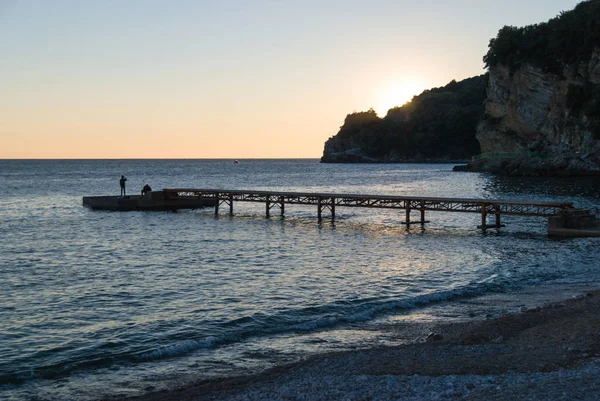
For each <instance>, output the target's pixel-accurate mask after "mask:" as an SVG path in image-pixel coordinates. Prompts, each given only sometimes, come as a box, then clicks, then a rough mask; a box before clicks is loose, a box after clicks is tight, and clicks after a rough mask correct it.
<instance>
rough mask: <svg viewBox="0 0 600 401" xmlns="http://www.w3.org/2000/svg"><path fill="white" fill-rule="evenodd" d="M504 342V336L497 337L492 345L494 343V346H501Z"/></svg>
mask: <svg viewBox="0 0 600 401" xmlns="http://www.w3.org/2000/svg"><path fill="white" fill-rule="evenodd" d="M503 341H504V336H499V337H496V338H494V339H493V340H492V343H493V344H500V343H501V342H503Z"/></svg>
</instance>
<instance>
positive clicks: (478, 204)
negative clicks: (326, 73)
mask: <svg viewBox="0 0 600 401" xmlns="http://www.w3.org/2000/svg"><path fill="white" fill-rule="evenodd" d="M163 192H164V194H165V197H166V198H174V197H194V198H204V199H211V200H213V201H216V202H215V213H216V214H218V213H219V208H220V207H221V206H223V205H225V206H228V207H229V213H230V214H233V204H234V202H257V203H264V204H265V213H266V215H267V217H269V216H270V213H271V209H272V208H274V207H277V208H279V209H280V214H281V215H282V216H283V215H284V212H285V205H286V204H290V205H314V206H317V217H318V218H319V220H320V219H321V218H322V215H323V212H324V211H327V210H328V211H329V212H330V216H331V219H332V220H334V219H335V213H336V208H337V207H363V208H379V209H400V210H404V211H405V216H406V217H405V219H406V221H404V222H403V223H404V224H424V223H426V221H425V212H426V211H436V212H462V213H479V214H481V226H480V228H482V229H484V230H485V229H486V228H488V227H501V224H500V216H501V215H512V216H539V217H550V216H555V215H557V214H558V213H559V212H560V211H561V210H565V209H573V208H574V206H573V203H571V202H528V201H510V200H492V199H470V198H437V197H415V196H397V195H362V194H339V193H305V192H281V191H252V190H225V189H191V188H175V189H163ZM412 211H415V212H416V211H418V212H419V213H420V220H418V221H414V222H411V219H410V217H411V212H412ZM488 215H493V216H495V224H492V225H489V224H487V217H488Z"/></svg>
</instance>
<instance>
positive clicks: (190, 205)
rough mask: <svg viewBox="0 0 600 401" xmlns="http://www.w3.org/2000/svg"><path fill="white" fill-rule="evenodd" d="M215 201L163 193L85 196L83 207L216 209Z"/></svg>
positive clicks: (122, 209) (107, 208)
mask: <svg viewBox="0 0 600 401" xmlns="http://www.w3.org/2000/svg"><path fill="white" fill-rule="evenodd" d="M215 204H216V201H215V200H214V199H201V198H197V197H190V196H175V197H173V196H170V197H165V193H164V192H163V191H152V192H148V193H147V194H145V195H129V196H84V197H83V205H84V206H87V207H90V208H92V209H101V210H117V211H129V210H179V209H199V208H203V207H214V206H215Z"/></svg>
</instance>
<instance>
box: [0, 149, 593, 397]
mask: <svg viewBox="0 0 600 401" xmlns="http://www.w3.org/2000/svg"><path fill="white" fill-rule="evenodd" d="M452 167H453V165H452V164H322V163H319V161H318V160H316V159H287V160H273V159H269V160H257V159H251V160H245V159H241V160H239V163H234V161H233V160H205V159H198V160H190V159H185V160H154V159H152V160H0V399H2V400H84V401H85V400H97V399H103V398H104V399H106V398H108V399H110V398H118V397H127V396H139V395H143V394H146V393H149V392H155V391H166V390H169V389H173V388H175V387H179V386H185V385H188V384H190V383H195V382H198V381H203V380H210V379H219V378H223V377H229V376H237V375H247V374H253V373H257V372H261V371H263V370H264V369H268V368H271V367H276V366H279V365H282V364H287V363H292V362H297V361H302V360H303V359H305V358H308V357H310V356H312V355H318V354H322V353H327V352H336V351H344V350H360V349H363V348H369V347H378V346H393V345H397V344H402V343H406V342H411V341H421V340H422V337H419V336H416V334H415V331H414V330H412V329H411V327H413V326H411V324H414V325H419V324H420V325H423V324H425V326H426V327H427V325H433V324H437V323H439V322H451V321H455V320H457V319H458V320H460V319H477V318H480V319H485V318H489V317H490V316H492V315H494V314H498V313H504V312H505V311H506V308H507V307H508V306H506V307H501V308H499V309H498V308H496V309H493V308H488V309H486V307H485V305H484V304H481V303H477V302H475V301H474V300H476V299H478V297H486V296H488V297H489V296H494V295H495V294H499V295H503V296H504V299H509V300H510V299H513V298H515V299H516V297H512V296H511V294H514V293H516V292H518V291H521V292H523V291H525V292H527V291H529V292H531V291H535V289H538V288H546V289H549V291H550V292H556V291H559V290H560V291H563V290H564V288H578V286H589V287H595V286H597V285H598V284H599V281H600V263H599V261H598V251H599V250H600V238H568V239H556V238H551V237H548V236H547V235H546V219H545V218H539V217H504V216H503V223H504V224H505V225H506V226H505V227H503V228H501V229H489V230H487V231H486V232H482V231H481V230H479V229H477V225H479V224H480V223H481V221H480V215H478V214H470V213H443V212H431V213H428V214H427V216H426V218H427V220H428V221H429V222H428V223H427V224H425V225H423V226H421V225H413V226H410V227H406V226H405V225H402V224H401V222H402V221H403V220H404V211H401V210H384V209H362V208H344V207H338V208H337V210H336V219H335V221H333V222H332V221H331V220H330V219H329V218H328V214H327V213H326V212H325V213H324V218H323V220H322V221H318V220H317V210H316V207H314V206H298V205H286V209H285V216H280V215H279V213H277V211H276V210H275V209H273V210H272V213H271V217H270V218H267V217H266V216H265V209H264V207H265V206H264V204H259V203H257V204H254V203H241V202H239V203H234V214H233V215H232V216H230V215H229V213H228V210H226V209H227V208H222V209H221V212H220V214H219V215H215V212H214V208H208V209H199V210H186V211H178V212H168V211H165V212H162V211H160V212H157V211H131V212H114V211H99V210H91V209H89V208H87V207H84V206H83V205H82V197H83V196H94V195H119V191H120V188H119V178H120V177H121V175H125V176H126V177H127V179H128V181H127V191H128V193H130V194H138V193H139V192H140V190H141V188H142V187H143V186H144V185H145V184H149V185H150V186H151V187H152V188H153V189H155V190H157V189H162V188H177V187H179V188H216V189H248V190H277V191H296V192H328V193H332V192H335V193H351V194H386V195H413V196H435V197H460V198H489V199H507V200H526V201H568V202H574V204H575V205H576V206H577V207H581V208H588V209H591V210H592V211H598V208H599V207H600V185H598V184H599V182H598V178H594V177H580V178H573V177H571V178H559V177H529V178H524V177H498V176H494V175H490V174H485V173H464V172H460V173H459V172H453V171H452ZM415 218H417V216H415ZM511 307H514V308H518V307H523V306H522V305H520V304H519V303H518V302H516V301H515V303H514V305H511ZM415 336H416V337H415Z"/></svg>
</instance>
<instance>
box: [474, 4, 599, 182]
mask: <svg viewBox="0 0 600 401" xmlns="http://www.w3.org/2000/svg"><path fill="white" fill-rule="evenodd" d="M599 16H600V1H598V0H593V1H588V2H583V3H580V4H579V5H578V6H577V8H576V9H575V10H573V11H569V12H567V13H563V14H561V15H560V16H559V17H557V18H555V19H553V20H551V21H549V22H548V23H543V24H538V25H533V26H529V27H524V28H514V27H504V28H503V29H502V30H501V31H500V32H499V34H498V37H497V38H495V39H492V41H491V42H490V51H489V52H488V54H487V55H486V57H484V61H485V62H486V63H487V64H488V67H489V80H488V85H487V96H486V101H485V112H484V115H483V117H482V119H481V121H480V122H479V124H478V126H477V139H478V141H479V143H480V145H481V151H482V156H481V158H480V159H479V160H477V161H475V162H473V163H472V164H471V169H472V170H487V171H494V172H500V173H506V174H513V175H521V174H523V175H532V174H533V175H537V174H540V175H543V174H596V173H600V42H599V41H598V40H597V39H598V38H600V28H599V26H600V24H599V21H598V19H599Z"/></svg>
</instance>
